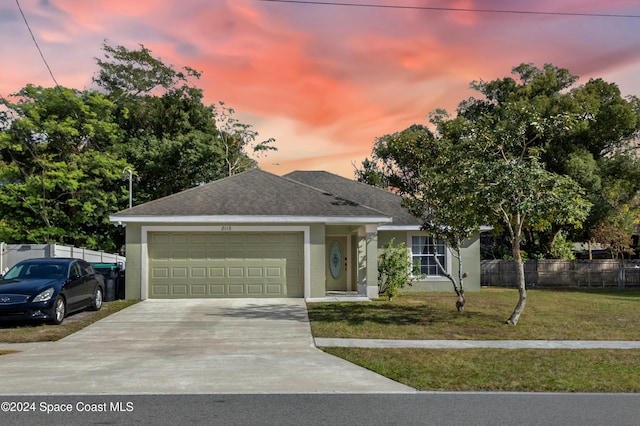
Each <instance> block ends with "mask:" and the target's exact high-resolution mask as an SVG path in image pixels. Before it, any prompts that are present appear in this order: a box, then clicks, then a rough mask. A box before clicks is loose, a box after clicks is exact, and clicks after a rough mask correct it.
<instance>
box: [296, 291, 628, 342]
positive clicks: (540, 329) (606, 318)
mask: <svg viewBox="0 0 640 426" xmlns="http://www.w3.org/2000/svg"><path fill="white" fill-rule="evenodd" d="M466 296H467V305H466V308H465V311H464V312H463V313H459V312H458V311H456V309H455V295H453V293H451V294H449V293H405V294H402V295H401V296H399V297H396V298H394V299H393V301H392V302H388V301H386V300H377V301H373V302H370V303H346V302H345V303H310V304H309V305H308V306H309V318H310V319H311V329H312V331H313V335H314V336H315V337H352V338H377V339H417V340H423V339H424V340H430V339H462V340H529V339H534V340H540V339H541V340H562V339H566V340H640V290H625V291H622V292H620V291H617V290H592V291H569V290H553V291H552V290H529V291H527V305H526V307H525V310H524V313H523V314H522V317H521V318H520V321H519V322H518V325H517V326H515V327H514V326H509V325H507V324H505V321H506V319H507V318H508V317H509V315H510V314H511V311H512V310H513V308H514V306H515V304H516V302H517V301H518V292H517V290H513V289H498V288H490V289H482V291H481V292H479V293H467V295H466Z"/></svg>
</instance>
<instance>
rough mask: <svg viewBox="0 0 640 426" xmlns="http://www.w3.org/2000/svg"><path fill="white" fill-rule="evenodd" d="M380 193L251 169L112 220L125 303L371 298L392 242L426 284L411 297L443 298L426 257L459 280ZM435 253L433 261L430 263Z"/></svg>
mask: <svg viewBox="0 0 640 426" xmlns="http://www.w3.org/2000/svg"><path fill="white" fill-rule="evenodd" d="M401 201H402V200H401V197H399V196H398V195H395V194H393V193H390V192H388V191H385V190H382V189H379V188H376V187H373V186H370V185H366V184H363V183H359V182H356V181H353V180H350V179H346V178H343V177H340V176H337V175H334V174H331V173H328V172H323V171H296V172H292V173H289V174H287V175H285V176H277V175H274V174H271V173H268V172H265V171H262V170H259V169H253V170H250V171H247V172H244V173H240V174H237V175H233V176H230V177H227V178H224V179H221V180H218V181H215V182H212V183H209V184H206V185H202V186H199V187H195V188H191V189H188V190H186V191H183V192H180V193H177V194H174V195H171V196H168V197H164V198H161V199H158V200H154V201H151V202H148V203H145V204H142V205H139V206H135V207H133V208H131V209H127V210H123V211H121V212H118V213H116V214H114V215H112V216H111V217H110V220H111V221H112V222H113V223H114V224H116V225H123V226H124V225H126V243H127V284H126V285H127V288H126V297H127V298H128V299H138V298H141V299H147V298H198V297H300V298H306V299H312V298H319V297H324V296H325V295H326V294H327V292H330V291H345V292H346V291H353V292H355V291H357V292H358V293H359V294H361V295H363V296H367V297H369V298H376V297H378V287H377V258H378V254H379V251H380V250H381V249H382V247H383V246H384V245H385V244H386V243H388V242H389V241H391V239H395V242H396V243H398V242H406V243H407V244H408V245H409V246H410V247H411V256H412V258H413V259H414V260H415V261H416V262H417V261H418V260H419V264H420V267H421V268H422V272H423V274H424V279H421V280H420V281H417V282H415V283H414V285H413V287H412V288H411V290H417V291H433V290H437V291H442V290H445V291H450V290H451V289H452V286H451V283H450V282H449V281H448V280H447V279H446V278H445V277H444V276H443V274H442V272H441V271H440V270H439V268H438V266H437V264H436V262H435V260H434V257H433V256H434V255H437V256H439V260H440V261H441V263H442V264H443V265H446V268H447V269H448V270H449V271H450V272H451V273H453V274H454V276H455V275H456V274H457V271H455V270H454V269H455V268H456V265H457V264H456V262H452V259H451V255H450V253H449V252H448V250H447V248H446V247H445V245H444V244H443V243H442V242H440V241H437V240H435V239H433V238H432V237H431V236H429V235H428V234H427V233H426V232H423V231H421V230H420V225H421V223H420V221H419V220H417V219H416V218H415V217H413V216H412V215H410V214H409V213H408V211H407V210H406V209H404V208H403V207H402V205H401ZM430 253H436V254H430ZM463 256H464V267H465V272H467V273H468V274H469V276H468V278H467V279H466V280H465V288H466V290H467V291H478V290H479V289H480V244H479V238H477V237H476V238H473V239H471V240H469V241H467V242H466V244H465V247H464V250H463Z"/></svg>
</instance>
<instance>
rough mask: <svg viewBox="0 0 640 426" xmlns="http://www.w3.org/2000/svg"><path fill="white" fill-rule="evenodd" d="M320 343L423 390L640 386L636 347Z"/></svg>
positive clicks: (639, 388) (596, 389) (634, 389)
mask: <svg viewBox="0 0 640 426" xmlns="http://www.w3.org/2000/svg"><path fill="white" fill-rule="evenodd" d="M322 349H323V350H324V351H325V352H328V353H330V354H333V355H336V356H338V357H340V358H344V359H346V360H347V361H350V362H352V363H354V364H358V365H360V366H362V367H365V368H367V369H369V370H372V371H375V372H377V373H378V374H381V375H383V376H386V377H389V378H390V379H393V380H395V381H397V382H400V383H404V384H406V385H408V386H411V387H413V388H416V389H419V390H423V391H511V392H634V393H636V392H640V350H636V349H619V350H609V349H607V350H604V349H575V350H567V349H515V350H513V349H511V350H510V349H366V348H322Z"/></svg>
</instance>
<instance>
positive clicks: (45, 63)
mask: <svg viewBox="0 0 640 426" xmlns="http://www.w3.org/2000/svg"><path fill="white" fill-rule="evenodd" d="M16 4H17V5H18V10H20V15H22V19H23V20H24V23H25V24H26V26H27V29H28V30H29V34H31V39H32V40H33V43H34V44H35V45H36V49H38V52H39V53H40V57H41V58H42V61H43V62H44V65H45V66H46V67H47V70H48V71H49V75H50V76H51V78H52V79H53V82H54V83H55V84H56V87H60V85H59V84H58V81H57V80H56V78H55V77H54V75H53V71H51V67H50V66H49V63H48V62H47V60H46V58H45V57H44V54H43V53H42V50H41V49H40V46H39V45H38V41H37V40H36V37H35V36H34V35H33V31H31V27H30V26H29V21H27V17H26V16H25V15H24V12H23V11H22V7H21V6H20V1H19V0H16Z"/></svg>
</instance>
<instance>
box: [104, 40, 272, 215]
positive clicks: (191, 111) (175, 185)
mask: <svg viewBox="0 0 640 426" xmlns="http://www.w3.org/2000/svg"><path fill="white" fill-rule="evenodd" d="M103 50H104V59H96V62H97V64H98V66H99V71H98V73H97V75H96V76H95V77H94V83H95V84H97V85H98V86H99V87H100V88H101V89H102V90H103V91H105V93H106V95H107V97H108V98H109V99H110V100H111V101H112V102H113V103H114V104H115V108H114V111H115V119H116V121H117V123H118V124H119V126H120V128H121V129H122V131H123V132H124V137H123V139H122V140H121V142H120V143H119V144H118V145H117V150H118V153H119V155H120V156H121V157H123V158H125V159H126V160H127V161H128V162H129V163H131V164H132V165H133V170H134V171H135V176H136V179H135V181H134V188H133V189H134V190H133V193H134V200H135V203H136V204H139V203H142V202H146V201H150V200H153V199H156V198H160V197H163V196H167V195H171V194H174V193H176V192H179V191H182V190H185V189H188V188H191V187H194V186H197V185H200V184H202V183H207V182H211V181H214V180H217V179H220V178H222V177H225V176H228V175H231V174H233V173H238V172H242V171H245V170H248V169H250V168H253V167H256V161H255V160H253V159H252V158H251V157H250V154H253V153H264V152H266V151H269V150H275V149H276V148H275V147H274V146H272V145H271V143H272V142H273V139H268V140H266V141H263V142H260V143H257V144H253V143H254V141H255V138H256V137H257V134H258V133H257V132H255V131H253V130H251V126H250V125H248V124H244V123H241V122H239V121H238V120H236V119H235V118H233V113H234V111H233V109H231V108H227V107H224V103H222V102H221V103H220V106H221V107H222V108H218V107H216V106H215V105H206V104H204V103H203V97H204V94H203V92H202V90H201V89H200V88H198V87H197V86H196V85H195V82H196V81H197V80H198V79H199V78H200V73H199V72H197V71H195V70H194V69H193V68H190V67H183V68H182V69H181V70H176V69H175V68H174V67H173V66H170V65H166V64H164V63H163V62H162V61H161V60H160V59H158V58H155V57H154V56H153V55H152V52H151V50H149V49H147V48H145V47H144V46H143V45H140V46H139V48H138V49H136V50H129V49H127V48H125V47H123V46H117V47H111V46H108V45H106V44H105V45H104V47H103Z"/></svg>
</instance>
